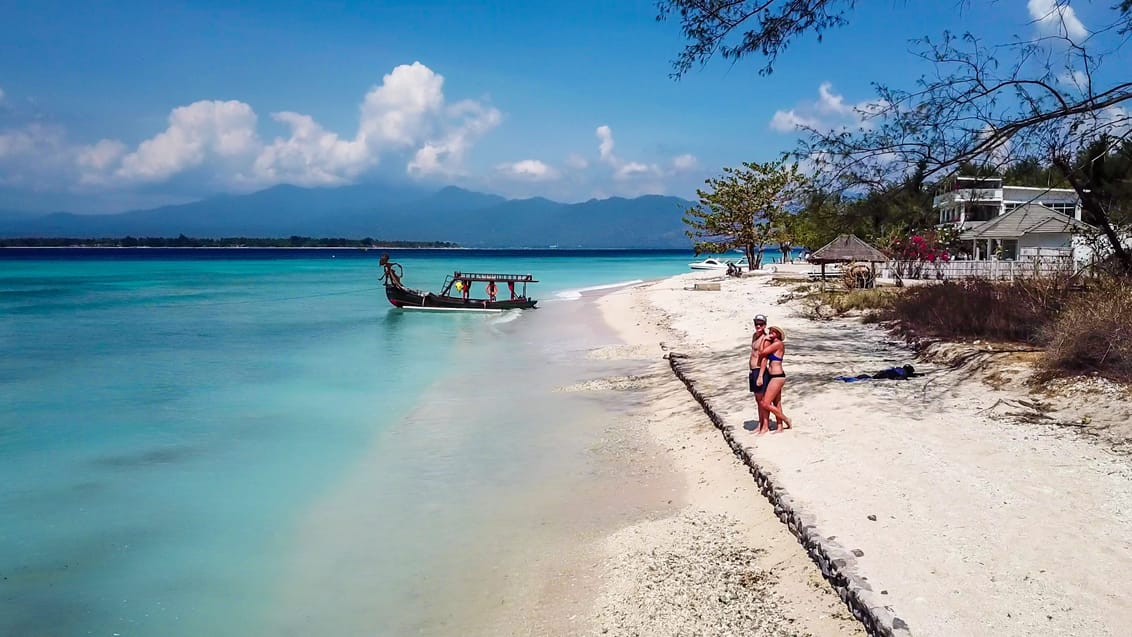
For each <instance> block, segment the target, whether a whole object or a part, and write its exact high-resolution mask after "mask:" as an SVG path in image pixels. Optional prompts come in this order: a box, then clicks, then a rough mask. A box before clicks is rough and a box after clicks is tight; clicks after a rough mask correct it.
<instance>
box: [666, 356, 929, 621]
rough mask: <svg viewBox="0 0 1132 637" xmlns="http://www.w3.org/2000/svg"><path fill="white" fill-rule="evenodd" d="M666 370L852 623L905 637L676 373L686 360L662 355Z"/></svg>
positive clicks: (840, 554)
mask: <svg viewBox="0 0 1132 637" xmlns="http://www.w3.org/2000/svg"><path fill="white" fill-rule="evenodd" d="M665 358H667V359H668V364H669V366H670V367H671V368H672V372H673V373H674V374H675V375H676V378H678V379H680V381H681V382H683V383H684V386H685V387H687V389H688V392H689V393H690V394H692V397H693V398H695V399H696V402H698V403H699V404H700V407H702V408H703V410H704V413H705V414H707V416H708V418H709V419H710V420H711V422H712V424H713V425H715V427H716V428H717V429H719V431H720V432H721V433H722V434H723V438H724V439H725V440H726V441H727V444H728V446H730V447H731V450H732V452H734V454H735V455H736V457H738V458H739V459H740V460H742V461H743V464H745V465H747V468H748V470H750V472H751V476H753V477H754V479H755V483H756V484H758V485H759V491H760V492H762V494H763V495H764V496H766V499H767V500H768V501H770V503H771V504H772V505H773V506H774V514H775V515H776V516H778V519H779V520H781V521H782V523H783V524H785V525H786V527H787V528H788V529H790V532H791V533H792V534H793V535H794V537H796V538H797V539H798V543H799V544H801V545H802V548H804V549H805V550H806V553H807V554H808V555H809V556H810V559H812V560H813V561H814V563H815V564H816V565H817V566H818V568H819V569H820V570H821V573H822V576H824V577H825V579H826V580H828V581H829V583H830V584H831V585H832V586H833V589H834V590H835V591H836V592H837V595H838V596H839V597H840V598H841V600H842V601H843V602H845V605H846V606H847V607H848V608H849V611H850V612H851V613H852V614H853V617H855V618H857V620H858V621H860V622H861V624H862V625H863V626H864V627H865V630H866V632H868V634H869V635H874V636H879V637H910V635H911V632H910V631H909V629H908V624H907V623H905V622H904V620H902V619H900V618H899V617H897V616H896V615H895V613H893V612H892V610H891V609H890V608H889V607H887V606H885V605H884V604H883V603H881V600H879V599H877V597H876V595H875V594H874V593H873V591H872V586H870V585H869V583H868V581H866V580H865V579H864V578H861V577H859V576H857V574H856V573H853V572H852V569H850V568H848V567H849V566H850V565H852V564H855V562H856V560H855V559H854V556H853V554H852V553H850V552H848V551H845V550H844V549H843V548H842V547H840V546H837V545H836V544H835V543H833V542H831V541H830V540H829V539H827V538H825V537H824V536H823V535H822V534H821V533H819V532H818V528H817V526H816V525H815V524H814V520H813V519H812V517H810V516H807V515H806V514H804V513H801V512H799V511H798V510H797V508H796V506H795V505H794V500H793V498H791V497H790V495H789V494H788V493H787V492H786V490H785V489H783V488H782V487H781V486H779V485H776V484H775V483H774V479H773V477H772V476H771V474H770V473H768V472H767V471H766V470H764V469H763V468H762V467H760V466H759V465H758V463H757V462H755V459H754V458H752V457H751V454H750V452H748V451H747V449H746V448H744V447H743V445H742V444H740V443H739V441H737V440H736V439H735V436H734V435H733V434H732V429H731V427H729V426H727V425H726V423H724V421H723V418H721V417H720V416H719V414H718V413H716V411H715V410H714V409H713V408H712V407H711V405H710V404H709V403H708V401H707V398H705V397H704V395H703V394H702V393H701V392H700V391H699V390H698V389H696V386H695V383H693V382H692V380H691V379H689V378H688V376H687V374H685V373H684V370H683V369H682V368H681V367H682V366H681V364H680V362H679V359H682V358H688V356H687V355H686V354H679V353H676V352H669V353H668V354H666V355H665Z"/></svg>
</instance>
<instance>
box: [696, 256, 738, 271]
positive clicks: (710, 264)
mask: <svg viewBox="0 0 1132 637" xmlns="http://www.w3.org/2000/svg"><path fill="white" fill-rule="evenodd" d="M728 264H734V265H737V266H739V267H740V268H742V269H744V270H746V269H747V257H743V258H742V259H739V260H738V261H731V260H726V261H725V260H723V259H716V258H714V257H712V258H707V259H704V260H703V261H697V262H696V263H689V264H688V267H689V268H692V269H693V270H726V269H727V266H728Z"/></svg>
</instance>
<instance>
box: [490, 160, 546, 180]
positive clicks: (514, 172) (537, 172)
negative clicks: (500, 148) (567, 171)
mask: <svg viewBox="0 0 1132 637" xmlns="http://www.w3.org/2000/svg"><path fill="white" fill-rule="evenodd" d="M496 170H498V171H499V172H501V173H503V174H504V175H507V176H508V177H515V178H519V179H529V180H531V181H543V180H549V179H557V178H558V171H556V170H555V169H554V168H553V167H551V166H548V165H547V164H545V163H543V162H541V161H539V160H537V159H523V160H520V161H516V162H511V163H506V164H500V165H498V166H496Z"/></svg>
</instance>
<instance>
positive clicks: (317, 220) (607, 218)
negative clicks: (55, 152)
mask: <svg viewBox="0 0 1132 637" xmlns="http://www.w3.org/2000/svg"><path fill="white" fill-rule="evenodd" d="M690 205H692V204H691V202H689V201H687V200H684V199H680V198H678V197H666V196H660V195H646V196H643V197H636V198H633V199H625V198H621V197H613V198H610V199H592V200H590V201H587V202H584V203H576V204H565V203H558V202H555V201H551V200H549V199H543V198H541V197H536V198H533V199H506V198H504V197H500V196H498V195H490V194H485V193H480V192H473V191H470V190H464V189H462V188H457V187H454V186H450V187H447V188H443V189H441V190H439V191H435V192H431V191H423V190H419V189H415V188H411V187H402V186H390V185H373V184H365V185H356V186H344V187H340V188H300V187H298V186H275V187H273V188H269V189H267V190H262V191H260V192H256V193H252V194H249V195H230V196H220V197H213V198H210V199H204V200H201V201H196V202H193V203H187V204H180V205H175V206H163V207H160V208H153V209H150V210H135V211H130V212H123V213H118V214H108V215H77V214H71V213H66V212H58V213H52V214H31V213H20V212H16V211H3V210H0V237H74V238H86V237H124V236H127V235H129V236H134V237H147V236H148V237H158V236H161V237H176V236H177V235H180V234H184V235H186V236H190V237H239V236H246V237H288V236H291V235H301V236H312V237H350V238H364V237H372V238H374V239H384V240H402V241H452V242H455V243H458V244H460V245H462V246H466V247H484V248H487V247H492V248H511V247H547V246H551V245H557V246H560V247H562V248H576V247H585V248H685V247H690V246H691V244H690V241H689V240H688V238H687V237H686V236H685V235H684V224H683V222H682V221H681V216H682V213H683V211H684V209H686V208H687V207H688V206H690Z"/></svg>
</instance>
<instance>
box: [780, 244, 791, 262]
mask: <svg viewBox="0 0 1132 637" xmlns="http://www.w3.org/2000/svg"><path fill="white" fill-rule="evenodd" d="M793 248H794V246H792V245H790V244H789V243H779V244H778V249H779V250H782V262H783V263H786V262H787V261H789V260H790V250H791V249H793Z"/></svg>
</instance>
